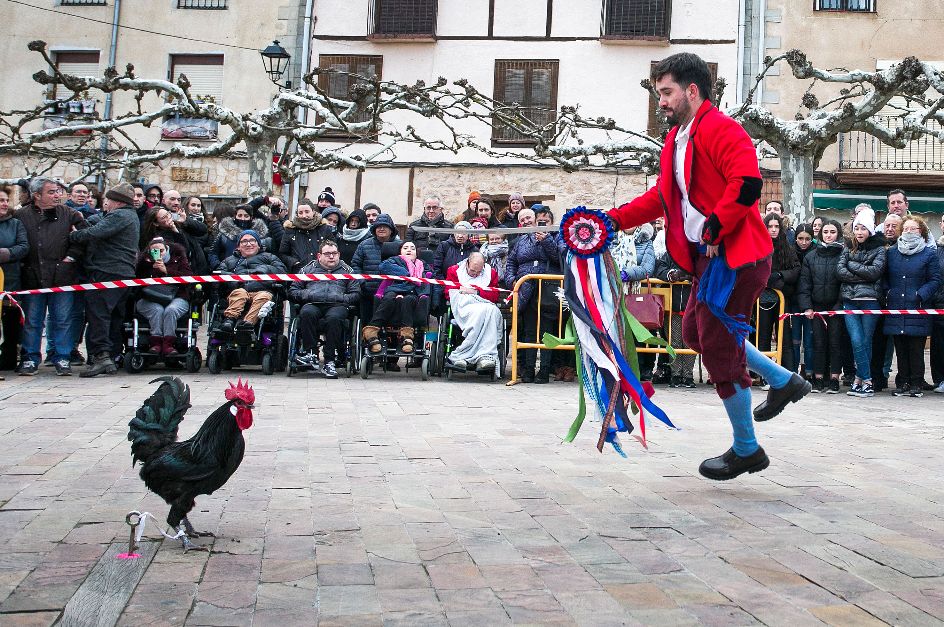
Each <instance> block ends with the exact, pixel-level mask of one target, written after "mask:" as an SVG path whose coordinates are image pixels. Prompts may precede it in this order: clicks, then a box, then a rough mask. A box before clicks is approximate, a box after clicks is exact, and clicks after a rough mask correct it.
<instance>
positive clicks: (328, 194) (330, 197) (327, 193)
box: [318, 187, 337, 205]
mask: <svg viewBox="0 0 944 627" xmlns="http://www.w3.org/2000/svg"><path fill="white" fill-rule="evenodd" d="M318 200H319V201H322V200H327V201H328V202H330V203H331V204H332V205H336V204H337V202H335V200H334V191H332V189H331V188H330V187H325V188H324V191H323V192H321V193H320V194H318Z"/></svg>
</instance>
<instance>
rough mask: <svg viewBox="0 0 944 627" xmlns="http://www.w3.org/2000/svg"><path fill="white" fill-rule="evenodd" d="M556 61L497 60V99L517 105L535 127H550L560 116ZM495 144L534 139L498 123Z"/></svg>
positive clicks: (518, 142)
mask: <svg viewBox="0 0 944 627" xmlns="http://www.w3.org/2000/svg"><path fill="white" fill-rule="evenodd" d="M559 65H560V63H559V61H557V60H501V59H499V60H497V61H495V94H494V98H495V100H497V101H498V102H501V103H503V104H505V105H509V106H510V105H512V104H514V103H517V104H519V105H520V106H521V114H522V115H523V116H524V117H526V118H528V119H529V120H531V121H533V122H534V123H535V124H538V125H541V124H548V123H550V122H552V121H553V120H554V119H555V118H556V117H557V80H558V70H559ZM492 141H493V142H496V143H502V144H533V143H534V140H531V139H528V138H527V137H526V136H525V135H523V134H521V133H519V132H517V131H515V130H512V129H509V128H507V127H505V128H502V127H501V126H499V125H498V123H497V122H496V123H495V125H494V126H493V127H492Z"/></svg>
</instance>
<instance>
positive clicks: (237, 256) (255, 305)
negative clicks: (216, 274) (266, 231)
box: [217, 229, 285, 333]
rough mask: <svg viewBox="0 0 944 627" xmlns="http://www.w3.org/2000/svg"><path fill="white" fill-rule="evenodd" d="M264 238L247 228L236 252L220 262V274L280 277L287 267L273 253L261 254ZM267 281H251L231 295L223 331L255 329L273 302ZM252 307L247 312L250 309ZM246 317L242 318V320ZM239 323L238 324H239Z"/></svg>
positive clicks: (238, 241)
mask: <svg viewBox="0 0 944 627" xmlns="http://www.w3.org/2000/svg"><path fill="white" fill-rule="evenodd" d="M261 247H262V238H261V237H260V236H259V234H258V233H256V232H255V231H253V230H251V229H247V230H245V231H243V232H242V233H240V234H239V237H238V238H237V239H236V250H235V251H234V252H233V254H232V255H230V256H229V257H227V258H226V259H224V260H223V262H222V263H220V265H219V267H218V268H217V270H218V271H220V272H223V273H226V274H276V273H279V272H285V265H284V264H283V263H282V262H281V260H279V258H278V257H276V256H275V255H273V254H272V253H264V252H261ZM266 287H267V283H266V282H265V281H247V282H246V283H244V284H242V287H238V288H236V289H234V290H233V291H232V292H230V293H229V296H227V303H228V305H229V306H228V307H227V308H226V311H224V312H223V324H222V325H221V326H220V331H222V332H223V333H232V332H233V330H234V329H235V328H236V327H237V326H239V327H240V328H252V327H253V326H255V324H256V322H257V321H258V320H259V311H260V310H261V309H262V307H263V305H265V304H266V303H268V302H269V301H271V300H272V292H270V291H268V290H267V289H266ZM247 304H248V306H249V309H248V311H246V306H247ZM243 311H245V315H244V314H243ZM240 318H242V319H240ZM237 322H238V325H237Z"/></svg>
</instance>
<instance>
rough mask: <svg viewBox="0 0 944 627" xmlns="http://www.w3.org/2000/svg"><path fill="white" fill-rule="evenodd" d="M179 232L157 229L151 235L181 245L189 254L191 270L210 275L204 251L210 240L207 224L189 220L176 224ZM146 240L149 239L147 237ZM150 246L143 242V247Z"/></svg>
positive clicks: (188, 259)
mask: <svg viewBox="0 0 944 627" xmlns="http://www.w3.org/2000/svg"><path fill="white" fill-rule="evenodd" d="M176 226H177V230H176V231H174V230H172V229H165V228H162V227H157V228H156V229H154V232H153V233H151V236H152V237H163V238H164V240H165V241H166V242H168V243H172V244H180V245H181V246H182V247H183V249H184V251H186V253H187V261H188V262H189V265H190V269H191V271H192V272H194V273H196V274H209V273H210V271H211V270H212V268H211V267H210V262H209V261H208V260H207V256H206V251H205V250H204V246H205V242H206V240H207V239H208V233H209V231H208V229H207V226H206V225H205V224H203V223H202V222H200V221H198V220H194V219H193V218H187V219H186V220H184V221H183V222H177V223H176ZM144 239H147V236H145V238H144ZM147 245H148V242H145V241H142V242H141V247H142V248H143V247H145V246H147Z"/></svg>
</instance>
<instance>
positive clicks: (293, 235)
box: [279, 213, 334, 272]
mask: <svg viewBox="0 0 944 627" xmlns="http://www.w3.org/2000/svg"><path fill="white" fill-rule="evenodd" d="M315 224H316V226H313V227H309V228H303V227H302V226H301V225H300V224H298V223H296V222H293V221H292V220H286V221H285V224H284V227H285V232H284V233H283V234H282V242H281V244H279V259H281V260H282V263H284V264H285V267H286V268H288V271H289V272H297V271H298V269H299V268H301V267H302V266H304V265H305V264H306V263H310V262H312V261H314V260H315V258H316V257H317V256H318V247H319V246H320V245H321V242H323V241H325V240H329V239H331V240H333V239H334V229H333V228H331V226H330V225H328V224H321V214H319V213H315Z"/></svg>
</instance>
